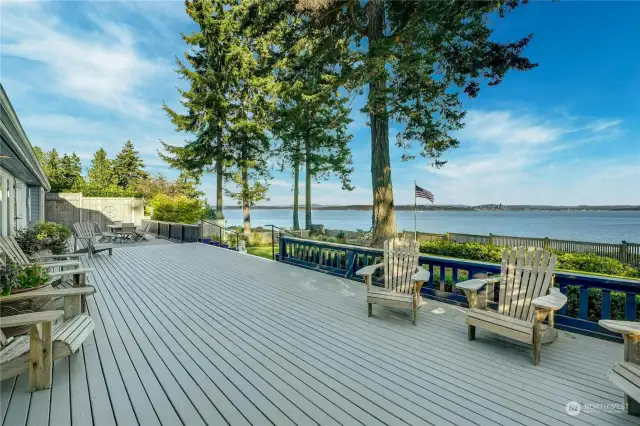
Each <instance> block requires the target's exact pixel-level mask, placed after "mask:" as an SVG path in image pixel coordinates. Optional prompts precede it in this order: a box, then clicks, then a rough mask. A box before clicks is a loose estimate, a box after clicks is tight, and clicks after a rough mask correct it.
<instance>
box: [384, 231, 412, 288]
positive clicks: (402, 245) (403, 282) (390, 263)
mask: <svg viewBox="0 0 640 426" xmlns="http://www.w3.org/2000/svg"><path fill="white" fill-rule="evenodd" d="M418 256H419V253H418V245H417V244H416V242H415V241H413V240H404V239H401V238H393V239H390V240H387V241H385V242H384V274H385V275H384V286H385V289H386V290H387V291H394V292H398V293H406V294H411V293H412V292H413V289H412V288H411V276H412V275H413V274H414V273H415V271H416V269H417V268H418Z"/></svg>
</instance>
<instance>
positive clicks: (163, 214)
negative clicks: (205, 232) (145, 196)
mask: <svg viewBox="0 0 640 426" xmlns="http://www.w3.org/2000/svg"><path fill="white" fill-rule="evenodd" d="M151 205H152V206H153V215H152V216H151V218H152V219H153V220H161V221H164V222H177V223H196V222H197V221H198V220H200V219H201V218H202V216H203V213H204V205H203V203H202V201H201V200H198V199H194V198H187V197H185V196H181V195H180V196H176V197H169V196H168V195H164V194H159V195H156V196H155V197H153V199H152V200H151Z"/></svg>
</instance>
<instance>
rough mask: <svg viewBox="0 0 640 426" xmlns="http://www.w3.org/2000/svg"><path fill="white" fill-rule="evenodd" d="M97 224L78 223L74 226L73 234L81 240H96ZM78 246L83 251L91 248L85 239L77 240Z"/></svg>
mask: <svg viewBox="0 0 640 426" xmlns="http://www.w3.org/2000/svg"><path fill="white" fill-rule="evenodd" d="M94 226H95V222H76V223H74V224H73V234H74V235H75V236H76V237H80V238H93V239H94V240H95V239H96V235H95V231H94ZM76 244H77V245H78V246H80V248H82V249H87V248H88V247H89V241H88V240H84V239H77V238H76Z"/></svg>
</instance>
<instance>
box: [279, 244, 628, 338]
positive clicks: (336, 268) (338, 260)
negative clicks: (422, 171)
mask: <svg viewBox="0 0 640 426" xmlns="http://www.w3.org/2000/svg"><path fill="white" fill-rule="evenodd" d="M279 251H280V253H279V256H278V259H279V260H280V261H281V262H285V263H290V264H293V265H297V266H301V267H303V268H308V269H313V270H317V271H322V272H325V273H327V274H331V275H335V276H340V277H344V278H348V279H352V280H356V281H361V279H360V277H358V276H357V275H355V273H356V271H357V270H358V269H360V268H362V267H364V266H367V265H372V264H374V263H378V262H381V261H382V256H383V253H382V250H379V249H374V248H369V247H360V246H352V245H346V244H335V243H327V242H322V241H314V240H303V239H299V238H292V237H288V236H281V237H280V243H279ZM419 263H420V265H422V266H423V267H425V268H427V269H428V270H429V272H430V273H431V277H430V278H429V282H428V283H427V285H426V286H424V287H423V288H422V294H423V295H424V296H425V297H427V298H430V299H434V300H439V301H442V302H447V303H454V304H459V305H463V306H466V305H467V298H466V297H465V296H464V293H463V292H462V290H458V289H457V288H456V283H458V282H461V281H464V280H466V279H468V277H470V276H473V275H475V274H495V275H498V274H500V265H499V264H495V263H488V262H479V261H472V260H462V259H452V258H447V257H440V256H431V255H421V256H420V261H419ZM374 282H377V283H378V284H381V283H382V276H378V277H374ZM554 285H555V286H556V287H559V288H560V291H561V292H562V293H563V294H567V295H568V296H569V302H568V303H567V305H565V307H564V308H563V309H562V310H560V311H559V312H558V313H557V314H556V315H555V325H556V327H557V328H559V329H563V330H567V331H572V332H576V333H581V334H586V335H590V336H593V337H598V338H603V339H607V340H614V341H622V338H621V337H620V335H617V334H614V333H612V332H610V331H608V330H605V329H603V328H602V327H600V326H599V325H598V323H597V319H612V313H613V310H612V299H614V298H615V301H616V302H618V301H619V302H621V303H620V304H623V305H624V308H622V307H620V308H616V311H617V313H618V315H617V318H614V319H626V320H627V321H635V320H636V319H637V314H636V295H637V294H639V293H640V281H639V280H633V279H625V278H613V277H605V276H599V275H588V274H579V273H573V272H566V271H556V273H555V274H554ZM592 289H595V290H596V291H595V292H594V291H592V293H593V294H591V295H590V291H589V290H592ZM612 293H613V294H612ZM498 294H499V284H497V285H496V286H495V293H494V297H493V299H492V300H491V301H490V302H489V305H490V307H492V308H494V309H496V308H497V301H498V299H497V296H498ZM612 296H615V297H612ZM622 309H623V310H624V318H620V316H621V312H620V311H621V310H622ZM598 310H600V315H599V316H598V318H593V316H594V314H593V312H597V311H598ZM590 311H593V312H592V313H591V315H590ZM590 316H591V319H590V318H589V317H590ZM594 319H595V321H594Z"/></svg>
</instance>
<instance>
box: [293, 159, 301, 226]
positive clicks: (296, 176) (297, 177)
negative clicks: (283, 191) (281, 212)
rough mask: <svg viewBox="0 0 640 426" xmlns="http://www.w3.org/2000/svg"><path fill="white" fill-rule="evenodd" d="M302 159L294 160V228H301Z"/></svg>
mask: <svg viewBox="0 0 640 426" xmlns="http://www.w3.org/2000/svg"><path fill="white" fill-rule="evenodd" d="M299 180H300V159H299V158H295V159H294V161H293V230H294V231H297V230H299V229H300V221H299V220H298V206H299V204H298V197H299V195H300V187H299V184H298V181H299Z"/></svg>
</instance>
